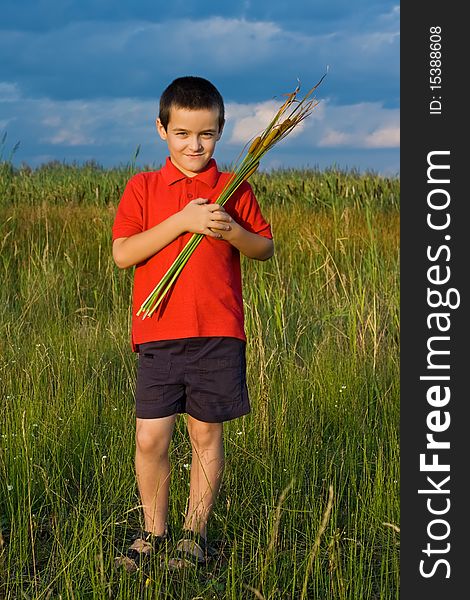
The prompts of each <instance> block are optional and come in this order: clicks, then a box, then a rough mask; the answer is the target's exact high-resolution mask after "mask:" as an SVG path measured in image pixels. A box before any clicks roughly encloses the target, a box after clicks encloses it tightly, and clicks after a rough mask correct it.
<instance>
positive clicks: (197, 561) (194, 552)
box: [168, 530, 216, 569]
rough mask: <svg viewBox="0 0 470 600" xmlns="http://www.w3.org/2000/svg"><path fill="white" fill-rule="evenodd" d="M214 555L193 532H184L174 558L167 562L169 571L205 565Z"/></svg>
mask: <svg viewBox="0 0 470 600" xmlns="http://www.w3.org/2000/svg"><path fill="white" fill-rule="evenodd" d="M215 554H216V551H215V550H214V548H211V547H210V546H209V545H208V543H207V540H206V539H205V538H203V537H202V535H200V534H199V533H196V532H195V531H190V530H186V531H184V536H183V537H182V538H181V539H180V540H179V542H178V543H177V544H176V548H175V556H174V557H173V558H170V559H169V561H168V567H169V568H170V569H184V568H185V567H196V566H202V565H206V564H207V563H208V562H209V560H210V559H211V558H213V557H214V556H215Z"/></svg>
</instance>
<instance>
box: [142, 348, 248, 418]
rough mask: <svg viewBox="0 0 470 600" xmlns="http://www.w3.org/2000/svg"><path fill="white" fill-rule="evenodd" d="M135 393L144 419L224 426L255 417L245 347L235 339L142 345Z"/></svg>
mask: <svg viewBox="0 0 470 600" xmlns="http://www.w3.org/2000/svg"><path fill="white" fill-rule="evenodd" d="M138 352H139V366H138V369H137V383H136V391H135V401H136V416H137V417H138V418H139V419H155V418H159V417H168V416H170V415H174V414H177V413H188V414H189V415H191V416H192V417H194V418H195V419H198V420H199V421H205V422H207V423H221V422H222V421H230V420H231V419H235V418H237V417H241V416H242V415H246V414H248V413H249V412H250V402H249V399H248V390H247V386H246V361H245V342H244V341H243V340H239V339H237V338H231V337H205V338H185V339H179V340H164V341H158V342H148V343H145V344H139V346H138Z"/></svg>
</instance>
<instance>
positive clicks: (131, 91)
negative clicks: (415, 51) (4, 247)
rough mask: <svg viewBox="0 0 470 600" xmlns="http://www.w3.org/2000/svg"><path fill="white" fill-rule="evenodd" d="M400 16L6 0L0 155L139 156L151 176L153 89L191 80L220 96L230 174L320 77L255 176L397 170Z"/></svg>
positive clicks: (236, 5)
mask: <svg viewBox="0 0 470 600" xmlns="http://www.w3.org/2000/svg"><path fill="white" fill-rule="evenodd" d="M399 21H400V9H399V4H398V3H397V2H392V1H389V0H356V1H355V2H351V1H348V2H346V0H327V1H325V0H318V1H314V0H297V2H295V3H293V4H290V2H287V1H286V0H282V1H274V0H257V1H256V2H251V1H249V0H231V1H230V2H226V3H222V2H220V1H218V2H214V1H209V0H200V1H199V2H196V1H194V0H173V1H172V2H171V3H170V2H158V1H156V0H153V1H152V0H133V1H131V0H121V1H116V0H93V1H92V0H22V1H21V2H18V1H17V0H2V18H1V22H0V142H1V140H2V139H3V138H5V135H6V138H5V139H4V141H3V144H1V145H0V159H3V160H12V161H13V163H14V164H17V165H20V164H21V163H26V164H28V165H30V166H31V167H33V168H34V167H37V166H39V165H41V164H43V163H46V162H49V161H52V160H59V161H63V162H67V163H73V162H76V163H83V162H85V161H89V160H94V161H96V162H98V163H99V164H101V165H102V166H104V167H111V166H119V165H122V164H126V163H129V162H131V161H132V160H133V158H134V155H135V154H136V151H137V148H139V154H138V156H137V159H136V162H137V165H139V166H141V167H142V168H143V167H144V166H145V167H146V168H158V167H159V166H160V165H161V164H162V163H163V162H164V160H165V157H166V156H167V154H168V152H167V148H166V145H165V143H164V142H163V141H162V140H161V139H160V138H159V137H158V136H157V133H156V130H155V119H156V117H157V116H158V115H157V113H158V102H159V97H160V94H161V93H162V92H163V90H164V89H165V87H166V86H167V85H168V84H169V83H170V82H171V81H172V80H173V79H175V78H176V77H180V76H184V75H197V76H200V77H205V78H207V79H209V80H210V81H212V83H214V84H215V85H216V87H217V88H218V89H219V91H220V92H221V94H222V96H223V97H224V101H225V107H226V118H227V122H226V126H225V129H224V133H223V136H222V138H221V140H220V141H219V143H218V145H217V148H216V152H215V158H216V159H217V161H218V162H219V163H220V164H221V165H230V164H233V162H234V161H235V160H236V159H237V157H238V156H239V154H240V152H241V151H242V149H243V147H244V146H245V144H246V143H247V142H248V141H249V140H250V139H251V138H253V137H254V136H255V135H256V134H257V133H259V132H260V131H261V130H262V129H263V128H264V127H265V126H266V125H267V123H268V122H269V121H270V119H271V118H272V116H273V115H274V114H275V112H276V110H277V107H279V106H280V104H281V103H282V101H283V96H284V94H287V93H289V92H292V91H293V90H294V89H295V87H296V86H297V85H298V84H300V92H299V97H300V98H301V97H302V96H303V94H305V93H306V92H307V91H308V90H309V89H310V88H311V87H313V86H314V85H315V84H316V83H317V82H318V81H319V80H320V78H321V77H322V76H323V74H324V73H325V72H327V76H326V77H325V79H324V80H323V82H322V84H321V85H320V86H319V87H318V88H317V90H316V91H315V97H316V99H317V100H318V101H319V104H318V105H317V106H316V107H315V109H314V111H313V112H312V113H311V115H310V116H309V117H308V118H307V119H306V120H305V121H304V122H303V123H302V125H301V126H300V127H299V128H298V129H296V130H294V132H293V133H292V134H290V135H289V136H288V137H287V138H286V139H284V140H282V141H281V142H280V143H279V144H278V145H277V146H276V147H275V148H274V149H273V150H271V151H270V152H269V153H268V154H266V155H265V157H264V158H263V160H262V165H261V167H262V168H263V169H265V170H271V169H276V168H318V169H327V168H340V169H344V170H352V169H354V170H358V171H360V172H375V173H378V174H381V175H386V176H395V175H399V143H400V131H399V121H400V115H399V110H400V89H399V81H400V74H399V63H400V56H399V51H400V36H399V31H400V24H399ZM18 144H19V145H18ZM15 146H17V148H16V150H15V151H14V152H13V150H14V149H15Z"/></svg>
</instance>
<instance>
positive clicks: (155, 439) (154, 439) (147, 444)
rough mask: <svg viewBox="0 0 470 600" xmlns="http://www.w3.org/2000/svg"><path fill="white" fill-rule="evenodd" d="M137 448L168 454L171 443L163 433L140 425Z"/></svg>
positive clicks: (157, 453)
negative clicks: (158, 433)
mask: <svg viewBox="0 0 470 600" xmlns="http://www.w3.org/2000/svg"><path fill="white" fill-rule="evenodd" d="M135 443H136V448H137V450H138V451H139V452H142V453H144V454H153V455H161V456H162V457H163V456H167V455H168V448H169V444H168V442H167V440H166V439H165V438H163V437H162V436H161V435H157V434H156V433H155V432H154V431H152V430H151V429H148V428H146V427H138V428H137V430H136V434H135Z"/></svg>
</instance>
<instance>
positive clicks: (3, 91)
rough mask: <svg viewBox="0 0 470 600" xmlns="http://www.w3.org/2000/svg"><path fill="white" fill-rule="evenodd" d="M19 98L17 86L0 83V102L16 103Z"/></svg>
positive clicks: (4, 82) (8, 82) (10, 83)
mask: <svg viewBox="0 0 470 600" xmlns="http://www.w3.org/2000/svg"><path fill="white" fill-rule="evenodd" d="M19 97H20V92H19V88H18V84H16V83H12V82H10V81H0V102H16V101H17V100H18V99H19Z"/></svg>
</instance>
